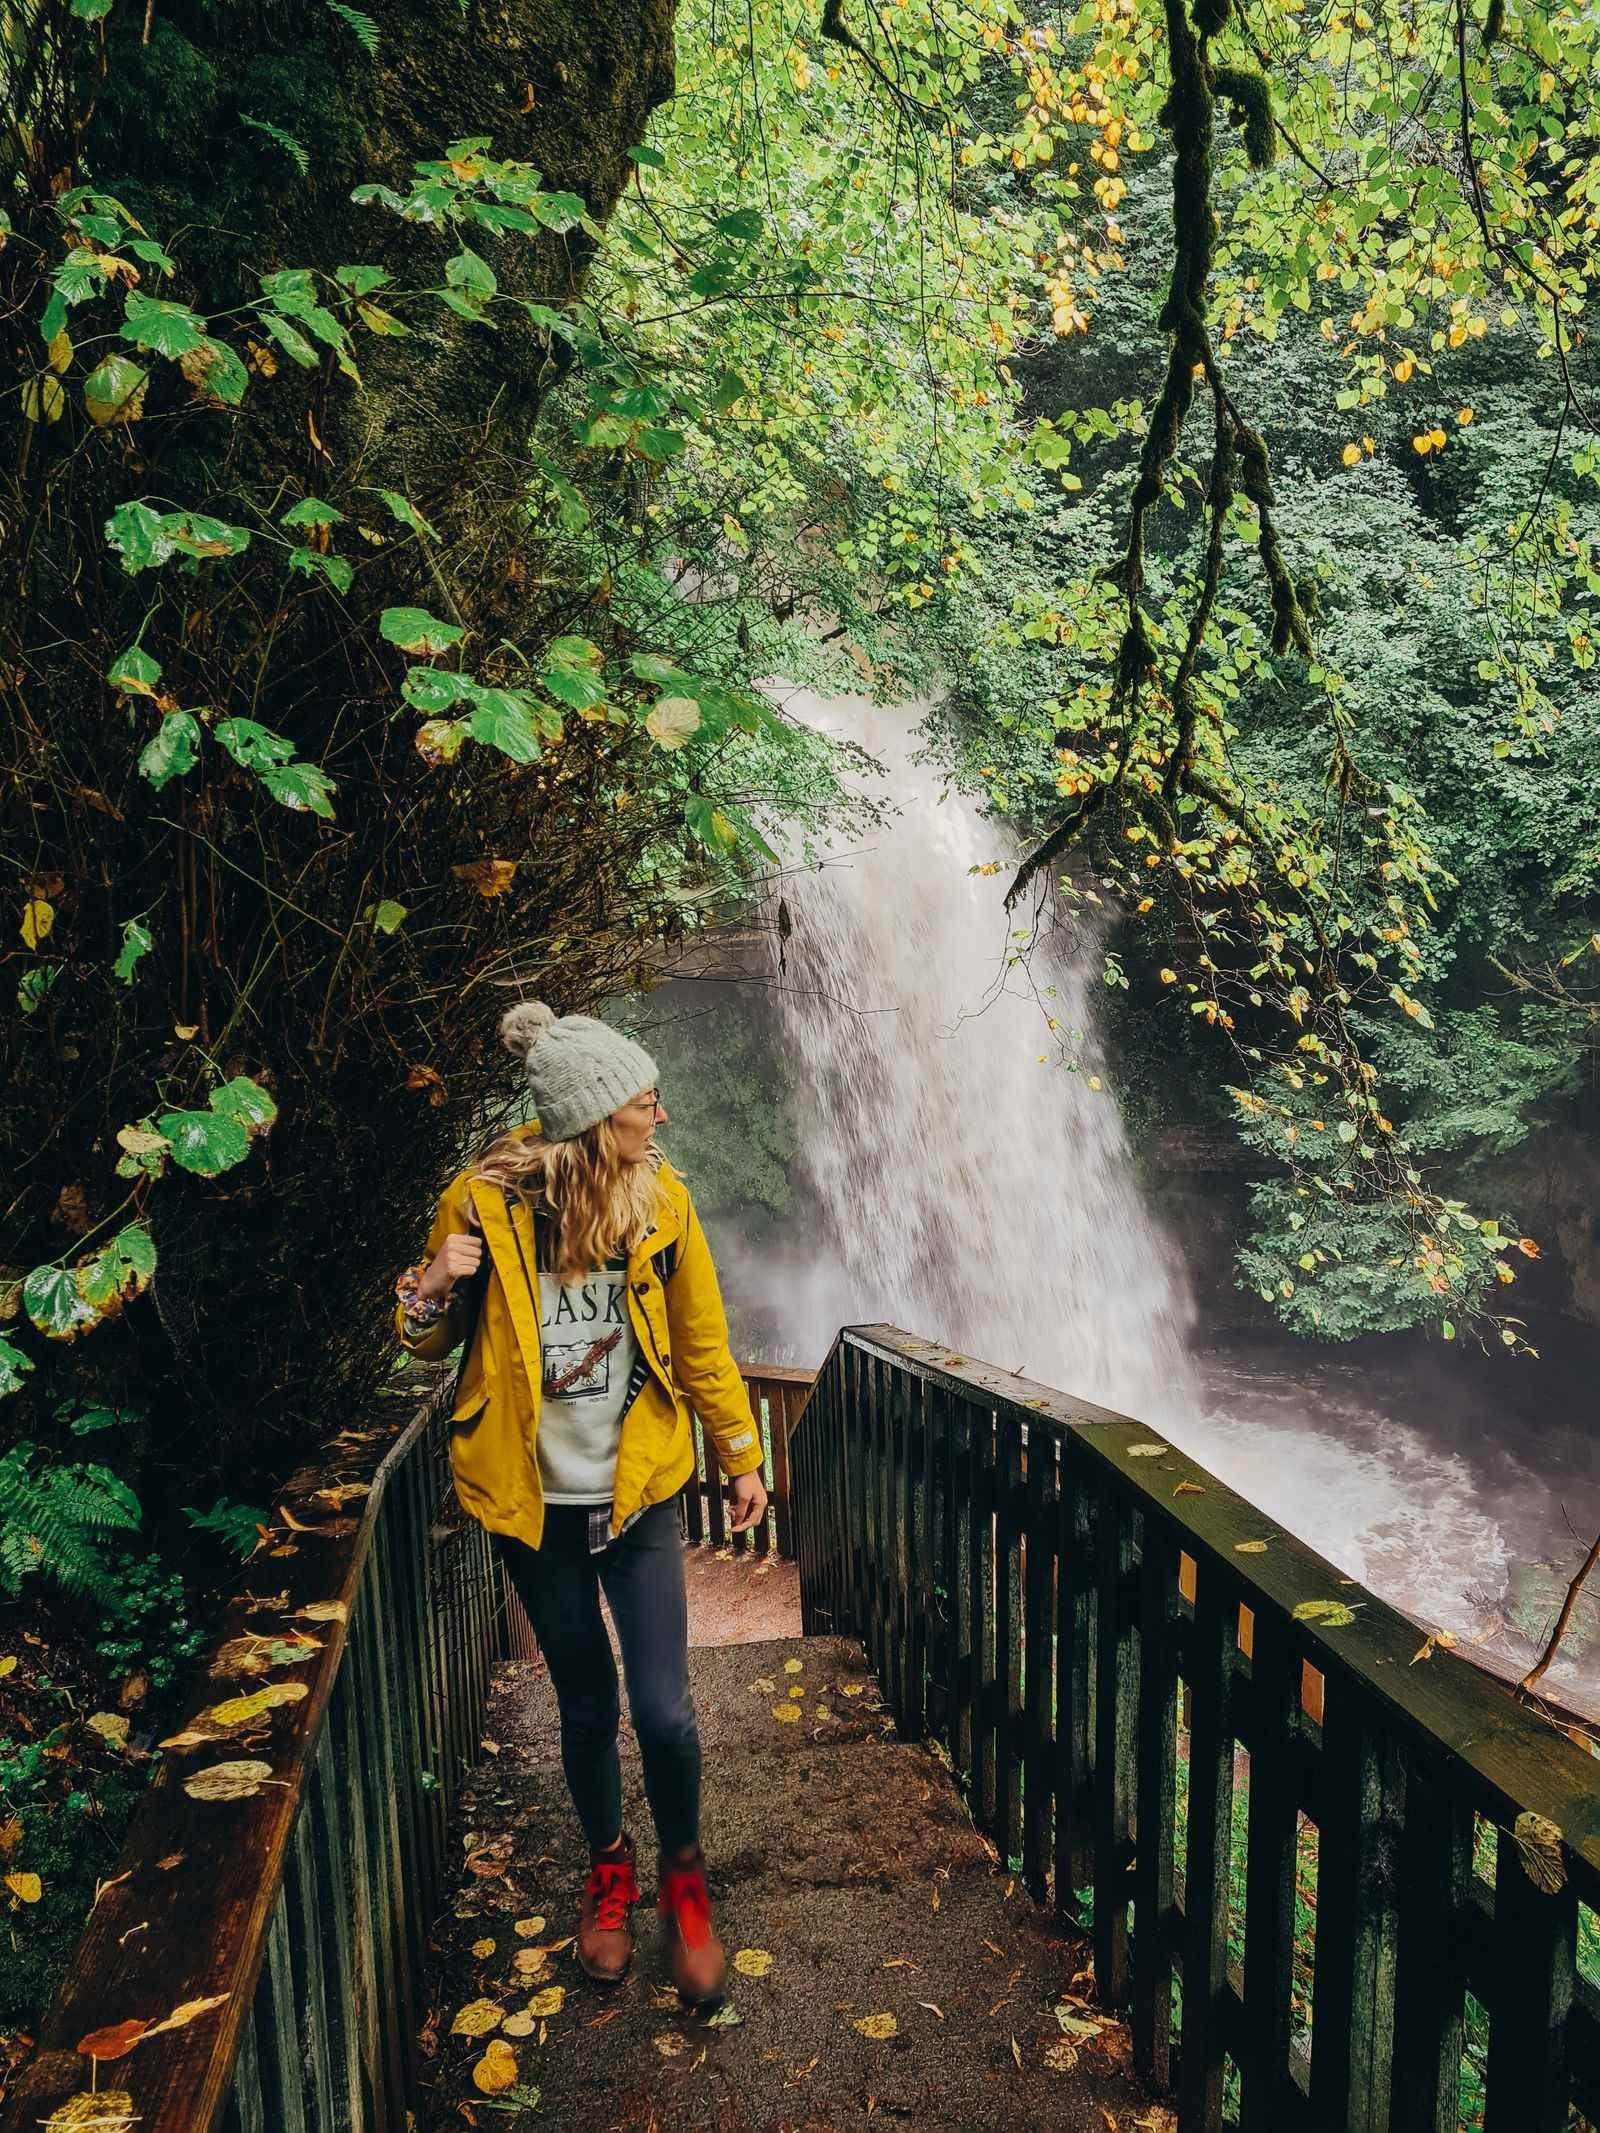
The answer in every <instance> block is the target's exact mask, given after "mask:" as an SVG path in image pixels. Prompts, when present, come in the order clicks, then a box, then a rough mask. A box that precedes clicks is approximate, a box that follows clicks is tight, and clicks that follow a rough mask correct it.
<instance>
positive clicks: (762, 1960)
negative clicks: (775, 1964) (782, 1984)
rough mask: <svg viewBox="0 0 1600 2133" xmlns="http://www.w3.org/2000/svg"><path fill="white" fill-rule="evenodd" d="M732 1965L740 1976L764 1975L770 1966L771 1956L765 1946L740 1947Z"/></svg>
mask: <svg viewBox="0 0 1600 2133" xmlns="http://www.w3.org/2000/svg"><path fill="white" fill-rule="evenodd" d="M733 1967H734V1969H735V1970H737V1971H738V1973H739V1975H740V1976H741V1977H765V1976H766V1974H767V1972H768V1971H769V1970H770V1969H771V1968H772V1957H771V1955H770V1953H769V1952H768V1950H767V1949H765V1948H741V1949H740V1950H739V1952H738V1954H737V1955H736V1956H735V1957H734V1959H733Z"/></svg>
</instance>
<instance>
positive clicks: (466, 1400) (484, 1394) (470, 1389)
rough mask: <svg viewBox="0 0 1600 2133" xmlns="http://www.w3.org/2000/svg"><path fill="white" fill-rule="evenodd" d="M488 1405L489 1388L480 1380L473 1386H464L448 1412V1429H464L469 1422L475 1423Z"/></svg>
mask: <svg viewBox="0 0 1600 2133" xmlns="http://www.w3.org/2000/svg"><path fill="white" fill-rule="evenodd" d="M488 1404H489V1388H488V1386H487V1385H485V1384H484V1382H483V1380H482V1379H481V1378H480V1379H479V1380H478V1382H477V1383H476V1384H475V1385H464V1386H463V1387H462V1388H461V1390H460V1392H459V1393H457V1395H456V1401H455V1405H454V1406H453V1407H452V1408H451V1410H450V1427H451V1428H452V1429H456V1428H464V1427H465V1426H466V1425H467V1424H468V1423H469V1422H475V1421H476V1420H477V1419H478V1417H479V1415H480V1414H482V1412H483V1410H484V1409H485V1408H486V1407H487V1406H488Z"/></svg>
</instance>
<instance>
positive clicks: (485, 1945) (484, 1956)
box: [472, 1940, 496, 1963]
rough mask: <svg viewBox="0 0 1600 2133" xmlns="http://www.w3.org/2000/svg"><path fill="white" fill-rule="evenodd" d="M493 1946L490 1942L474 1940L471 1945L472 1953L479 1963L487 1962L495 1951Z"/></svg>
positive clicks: (493, 1943)
mask: <svg viewBox="0 0 1600 2133" xmlns="http://www.w3.org/2000/svg"><path fill="white" fill-rule="evenodd" d="M495 1945H496V1944H495V1942H493V1941H492V1940H475V1941H474V1942H473V1943H472V1952H473V1954H474V1955H475V1956H476V1957H477V1958H478V1960H479V1962H480V1963H482V1962H487V1961H488V1959H489V1957H490V1956H491V1955H493V1953H494V1951H495Z"/></svg>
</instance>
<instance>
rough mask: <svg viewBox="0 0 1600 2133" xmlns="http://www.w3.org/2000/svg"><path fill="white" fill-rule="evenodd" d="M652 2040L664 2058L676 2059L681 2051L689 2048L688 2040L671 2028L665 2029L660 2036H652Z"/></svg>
mask: <svg viewBox="0 0 1600 2133" xmlns="http://www.w3.org/2000/svg"><path fill="white" fill-rule="evenodd" d="M650 2042H651V2043H652V2044H653V2045H654V2046H655V2048H656V2050H657V2051H658V2052H659V2053H660V2054H661V2056H662V2058H663V2059H676V2058H678V2057H679V2056H680V2054H681V2053H683V2052H685V2051H687V2050H688V2044H687V2042H686V2040H685V2039H684V2038H682V2037H680V2036H678V2035H676V2034H675V2032H674V2031H672V2030H670V2029H669V2030H664V2031H663V2032H662V2034H661V2035H660V2036H659V2037H652V2038H651V2039H650Z"/></svg>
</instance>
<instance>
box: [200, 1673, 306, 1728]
mask: <svg viewBox="0 0 1600 2133" xmlns="http://www.w3.org/2000/svg"><path fill="white" fill-rule="evenodd" d="M310 1693H311V1691H310V1689H309V1688H308V1687H307V1685H306V1683H305V1682H303V1681H272V1682H269V1683H268V1684H267V1686H266V1687H265V1688H264V1689H257V1690H255V1691H254V1692H253V1694H251V1695H249V1696H230V1697H229V1698H228V1699H227V1701H226V1702H224V1703H214V1704H212V1705H211V1707H210V1709H209V1710H205V1711H202V1712H201V1713H200V1716H201V1717H202V1718H203V1719H209V1720H210V1721H211V1723H212V1724H213V1725H214V1726H246V1725H248V1724H249V1723H250V1721H251V1719H252V1718H259V1717H260V1716H261V1714H262V1712H263V1711H271V1710H273V1709H275V1708H276V1706H277V1705H279V1704H281V1703H299V1702H300V1700H301V1699H302V1697H305V1696H309V1695H310Z"/></svg>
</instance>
